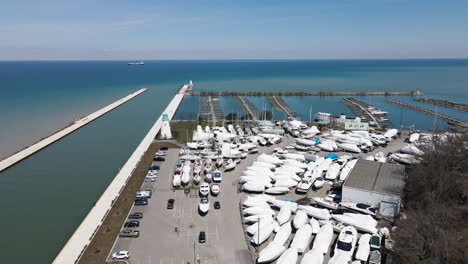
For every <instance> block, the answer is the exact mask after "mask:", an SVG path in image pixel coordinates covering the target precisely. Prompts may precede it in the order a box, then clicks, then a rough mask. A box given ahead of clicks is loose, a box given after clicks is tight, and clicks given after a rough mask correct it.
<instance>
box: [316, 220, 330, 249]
mask: <svg viewBox="0 0 468 264" xmlns="http://www.w3.org/2000/svg"><path fill="white" fill-rule="evenodd" d="M332 240H333V227H332V225H331V224H330V223H326V224H324V225H323V226H322V227H320V230H319V231H318V233H317V235H316V236H315V240H314V245H313V247H312V250H314V249H315V250H317V251H318V252H320V253H322V254H327V253H328V250H329V248H330V244H331V242H332Z"/></svg>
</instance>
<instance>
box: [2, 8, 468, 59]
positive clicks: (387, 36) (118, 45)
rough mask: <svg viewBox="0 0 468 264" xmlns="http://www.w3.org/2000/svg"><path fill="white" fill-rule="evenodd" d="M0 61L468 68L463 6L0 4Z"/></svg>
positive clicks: (467, 21)
mask: <svg viewBox="0 0 468 264" xmlns="http://www.w3.org/2000/svg"><path fill="white" fill-rule="evenodd" d="M0 7H1V8H0V36H1V37H0V60H16V59H20V60H28V59H85V60H87V59H97V60H98V59H147V60H149V59H352V58H363V59H376V58H395V59H398V58H468V15H467V12H468V11H467V10H468V1H466V0H464V1H461V0H447V1H442V0H440V1H433V0H304V1H284V0H283V1H277V0H258V1H256V0H250V1H249V0H236V1H224V0H211V1H209V0H190V1H179V0H167V1H156V0H131V1H124V0H113V1H107V0H74V1H70V0H43V1H37V0H2V2H1V4H0Z"/></svg>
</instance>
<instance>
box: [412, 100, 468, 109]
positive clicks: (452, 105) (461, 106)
mask: <svg viewBox="0 0 468 264" xmlns="http://www.w3.org/2000/svg"><path fill="white" fill-rule="evenodd" d="M414 101H417V102H422V103H428V104H433V105H439V106H443V107H448V108H454V109H457V110H460V111H465V112H468V104H463V103H457V102H452V101H447V100H441V99H437V98H432V97H423V98H418V99H414Z"/></svg>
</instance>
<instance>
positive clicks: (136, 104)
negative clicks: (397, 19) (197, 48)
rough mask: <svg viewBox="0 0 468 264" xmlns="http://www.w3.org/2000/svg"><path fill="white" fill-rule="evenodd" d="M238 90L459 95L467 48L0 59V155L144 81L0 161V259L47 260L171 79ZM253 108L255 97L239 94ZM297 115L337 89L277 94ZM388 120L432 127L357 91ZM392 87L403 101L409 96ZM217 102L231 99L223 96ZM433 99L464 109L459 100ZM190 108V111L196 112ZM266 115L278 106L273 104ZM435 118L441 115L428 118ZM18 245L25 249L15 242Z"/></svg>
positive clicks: (328, 102) (138, 134) (186, 112)
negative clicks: (13, 158) (73, 125)
mask: <svg viewBox="0 0 468 264" xmlns="http://www.w3.org/2000/svg"><path fill="white" fill-rule="evenodd" d="M188 80H193V81H194V82H195V84H196V87H195V89H197V90H209V91H218V90H224V91H228V90H238V91H412V90H417V89H419V90H421V91H422V92H424V93H425V96H433V97H437V98H442V99H448V100H454V101H457V102H463V103H468V60H329V61H146V62H145V65H144V66H140V67H129V66H127V63H126V62H124V61H80V62H76V61H75V62H68V61H61V62H46V61H44V62H0V92H1V95H2V96H0V113H1V115H0V122H1V124H2V126H0V157H4V156H7V155H8V154H11V153H13V152H14V151H16V150H18V149H20V148H22V147H25V146H27V145H29V144H31V143H33V142H34V141H36V140H38V139H40V138H41V137H43V136H46V135H48V134H50V133H52V132H53V131H56V130H58V129H60V128H61V127H63V126H65V125H67V124H68V123H70V122H71V121H73V120H75V119H77V118H79V117H81V116H83V115H86V114H89V113H91V112H93V111H96V110H97V109H99V108H101V107H103V106H105V105H107V104H110V103H112V102H113V101H115V100H117V99H119V98H121V97H123V96H125V95H127V94H129V93H131V92H133V91H136V90H137V89H140V88H143V87H147V88H149V90H148V91H147V92H145V93H143V94H142V95H140V96H138V97H136V98H135V99H133V100H131V101H130V102H128V103H126V104H124V105H122V106H121V107H119V108H117V109H116V110H114V111H112V112H110V113H108V114H107V115H105V116H103V117H102V118H99V119H98V120H96V121H95V122H93V123H91V124H89V125H87V126H85V127H83V128H82V129H80V130H78V131H76V132H75V133H73V134H71V135H70V136H67V137H66V138H64V139H62V140H60V141H59V142H57V143H55V144H53V145H52V146H50V147H48V148H46V149H44V150H42V151H40V152H39V153H37V154H35V155H33V156H32V157H30V158H28V159H26V160H25V161H23V162H21V163H19V164H18V165H17V166H14V167H12V168H10V169H8V170H7V171H5V172H3V173H0V210H1V212H2V217H1V218H0V225H1V226H3V227H8V228H5V229H4V230H3V232H2V237H1V238H0V248H2V262H4V263H49V262H51V261H52V260H53V258H54V257H55V256H56V254H57V253H58V252H59V251H60V249H61V248H62V246H63V245H64V243H65V242H66V241H67V240H68V238H69V237H70V235H71V234H72V233H73V231H74V230H75V229H76V227H77V226H78V225H79V223H80V222H81V221H82V219H83V218H84V217H85V216H86V214H87V213H88V212H89V210H90V209H91V208H92V205H93V203H94V202H95V201H96V200H97V199H98V198H99V196H100V195H101V194H102V192H103V191H104V190H105V188H106V187H107V185H108V184H109V182H110V181H111V180H112V179H113V177H114V176H115V174H116V173H117V171H118V170H119V168H120V167H121V166H122V165H123V164H124V163H125V161H126V160H127V159H128V157H129V156H130V155H131V153H132V152H133V150H134V149H135V147H136V146H137V145H138V143H139V142H140V141H141V139H142V138H143V136H144V135H145V134H146V132H147V131H148V129H149V128H150V127H151V126H152V124H153V123H154V121H155V120H156V119H157V118H158V116H159V115H160V114H161V112H162V111H163V109H164V108H165V107H166V105H167V104H168V102H169V101H170V100H171V98H172V96H173V95H174V93H175V92H176V91H177V90H178V89H179V87H180V86H181V85H182V84H183V83H186V82H188ZM249 99H251V101H252V103H254V104H255V105H256V106H257V108H258V109H259V110H261V109H262V108H263V107H266V108H267V109H271V106H270V105H269V104H268V102H267V100H266V99H265V98H263V97H249ZM283 99H284V100H285V101H286V102H287V103H288V104H289V105H290V106H291V107H292V108H293V109H295V110H296V111H297V112H298V114H299V118H302V119H305V120H307V119H308V118H309V109H310V107H311V106H312V109H313V112H316V111H322V112H331V113H333V114H339V113H346V114H348V115H352V113H351V112H350V111H349V109H348V108H347V107H346V106H345V105H344V104H342V103H340V102H339V101H340V100H341V98H339V97H284V98H283ZM358 99H360V100H363V101H366V102H368V103H371V104H373V105H375V106H377V107H379V108H381V109H383V110H385V111H389V112H390V114H389V117H390V119H391V120H392V121H393V122H394V124H396V125H399V124H400V123H402V124H404V125H409V124H415V125H416V127H417V128H422V129H431V128H432V126H433V121H434V118H433V117H432V116H428V115H425V114H422V113H419V112H415V111H412V110H410V109H405V108H401V107H400V106H397V105H391V104H388V103H385V102H384V100H385V99H388V98H384V97H363V98H358ZM395 99H398V100H404V101H408V102H412V103H414V104H418V105H422V106H425V107H428V108H431V109H434V106H433V105H427V104H422V103H417V102H413V101H412V98H411V97H397V98H395ZM220 104H221V105H222V106H223V108H224V113H225V114H228V113H230V112H238V111H240V107H239V103H238V102H237V101H236V100H235V99H233V98H230V97H221V98H220ZM181 109H182V112H180V113H177V116H178V117H179V118H180V119H193V118H194V116H195V118H196V112H197V111H198V98H197V97H186V98H184V100H183V103H182V105H181ZM438 111H439V112H442V113H446V114H449V115H452V116H454V117H457V118H460V119H463V120H467V121H468V116H467V113H466V112H461V111H457V110H454V109H449V108H442V107H438ZM194 113H195V114H194ZM274 117H275V118H282V117H283V114H282V113H280V112H276V111H275V112H274ZM437 127H438V128H444V127H446V122H445V121H443V120H440V119H438V120H437ZM25 252H27V254H25Z"/></svg>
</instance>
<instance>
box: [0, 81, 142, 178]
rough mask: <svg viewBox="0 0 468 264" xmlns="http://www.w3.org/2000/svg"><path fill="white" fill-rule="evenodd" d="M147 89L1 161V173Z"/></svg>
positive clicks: (128, 96) (122, 99)
mask: <svg viewBox="0 0 468 264" xmlns="http://www.w3.org/2000/svg"><path fill="white" fill-rule="evenodd" d="M146 90H147V88H143V89H140V90H138V91H136V92H134V93H131V94H129V95H127V96H125V97H124V98H121V99H119V100H118V101H115V102H114V103H112V104H110V105H108V106H106V107H104V108H101V109H100V110H98V111H96V112H94V113H92V114H90V115H87V116H85V117H83V118H80V119H79V120H77V121H75V122H73V123H71V124H70V125H69V126H67V127H65V128H63V129H61V130H59V131H57V132H55V133H54V134H52V135H50V136H48V137H46V138H43V139H41V140H40V141H38V142H36V143H34V144H32V145H31V146H28V147H26V148H24V149H23V150H20V151H19V152H17V153H15V154H13V155H11V156H9V157H7V158H5V159H3V160H1V161H0V172H1V171H3V170H5V169H7V168H9V167H11V166H13V165H15V164H16V163H18V162H20V161H22V160H24V159H25V158H27V157H29V156H31V155H33V154H34V153H36V152H38V151H40V150H41V149H43V148H45V147H47V146H49V145H51V144H53V143H54V142H56V141H58V140H60V139H61V138H63V137H65V136H67V135H69V134H71V133H73V132H74V131H76V130H77V129H79V128H81V127H83V126H85V125H87V124H89V123H91V122H92V121H94V120H96V119H97V118H99V117H101V116H103V115H105V114H107V113H108V112H110V111H112V110H113V109H115V108H117V107H119V106H121V105H122V104H124V103H126V102H128V101H130V100H131V99H133V98H135V97H136V96H138V95H139V94H141V93H143V92H145V91H146Z"/></svg>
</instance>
